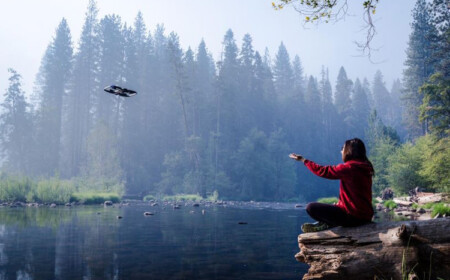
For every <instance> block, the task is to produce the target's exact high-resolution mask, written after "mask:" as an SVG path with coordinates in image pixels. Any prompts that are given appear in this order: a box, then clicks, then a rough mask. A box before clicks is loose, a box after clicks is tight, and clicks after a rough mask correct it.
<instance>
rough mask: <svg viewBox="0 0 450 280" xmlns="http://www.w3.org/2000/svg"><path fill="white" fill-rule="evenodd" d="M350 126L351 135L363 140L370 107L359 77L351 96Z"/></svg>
mask: <svg viewBox="0 0 450 280" xmlns="http://www.w3.org/2000/svg"><path fill="white" fill-rule="evenodd" d="M352 112H353V116H352V127H353V133H352V134H353V135H354V136H355V137H358V138H360V139H363V140H365V139H364V138H365V137H364V133H365V130H366V128H367V125H368V121H369V114H370V107H369V101H368V100H367V95H366V93H365V91H364V88H363V87H362V84H361V82H360V81H359V79H356V81H355V85H354V88H353V96H352Z"/></svg>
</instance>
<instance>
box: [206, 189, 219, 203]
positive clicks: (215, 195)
mask: <svg viewBox="0 0 450 280" xmlns="http://www.w3.org/2000/svg"><path fill="white" fill-rule="evenodd" d="M218 199H219V192H218V191H217V190H215V191H214V192H213V193H212V194H211V195H209V196H208V197H207V198H206V200H208V201H213V202H214V201H217V200H218Z"/></svg>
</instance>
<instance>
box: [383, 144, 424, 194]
mask: <svg viewBox="0 0 450 280" xmlns="http://www.w3.org/2000/svg"><path fill="white" fill-rule="evenodd" d="M426 148H427V146H426V145H423V141H419V142H417V143H416V145H413V144H411V143H405V144H403V145H402V146H400V147H399V148H398V149H396V150H395V151H393V153H392V154H391V155H388V174H387V179H388V182H389V185H390V187H392V189H393V190H394V191H395V193H397V194H398V195H400V194H407V193H408V191H409V190H411V189H413V188H415V187H422V188H423V187H426V186H427V182H426V180H425V178H424V177H423V176H421V175H420V173H419V172H420V170H421V167H422V164H423V160H424V159H423V152H422V151H423V149H426Z"/></svg>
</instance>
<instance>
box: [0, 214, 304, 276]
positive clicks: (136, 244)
mask: <svg viewBox="0 0 450 280" xmlns="http://www.w3.org/2000/svg"><path fill="white" fill-rule="evenodd" d="M149 210H150V211H152V212H155V211H156V212H157V213H156V215H154V216H144V215H143V213H144V212H145V211H149ZM205 210H206V213H205V214H204V215H202V209H201V208H192V207H182V209H181V210H173V209H162V208H157V209H155V208H152V209H149V207H148V206H142V205H141V206H130V207H126V208H120V209H119V208H102V207H76V208H64V207H60V208H56V209H51V208H37V209H36V208H21V209H10V208H3V209H0V279H300V278H301V277H302V275H303V274H304V273H306V270H307V266H306V265H304V264H300V263H298V262H297V261H296V260H295V258H294V255H295V253H297V252H298V245H297V242H296V241H297V235H298V233H300V225H301V223H303V222H305V221H306V220H308V218H307V217H306V214H305V212H304V210H299V209H289V210H286V209H285V210H274V209H258V210H255V209H238V208H225V207H217V208H214V207H211V208H207V209H205ZM192 211H194V212H192ZM118 215H120V216H123V219H117V218H116V217H117V216H118ZM239 221H246V222H248V224H246V225H239V224H238V222H239Z"/></svg>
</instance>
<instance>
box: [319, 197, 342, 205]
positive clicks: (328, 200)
mask: <svg viewBox="0 0 450 280" xmlns="http://www.w3.org/2000/svg"><path fill="white" fill-rule="evenodd" d="M338 201H339V199H338V198H337V197H322V198H319V199H318V200H317V202H320V203H326V204H334V203H337V202H338Z"/></svg>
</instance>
